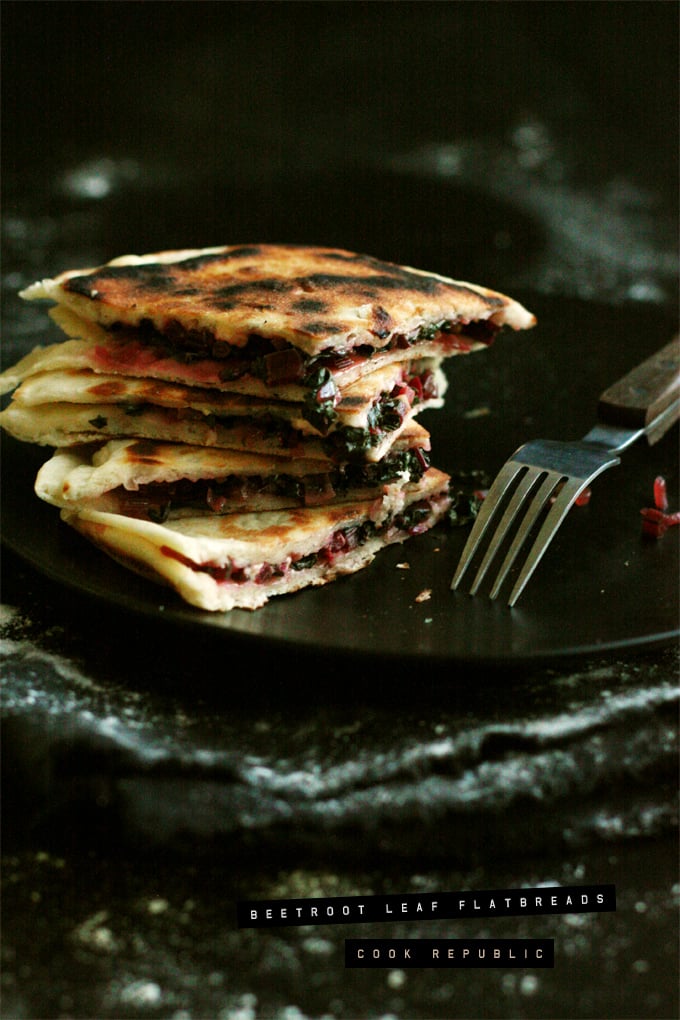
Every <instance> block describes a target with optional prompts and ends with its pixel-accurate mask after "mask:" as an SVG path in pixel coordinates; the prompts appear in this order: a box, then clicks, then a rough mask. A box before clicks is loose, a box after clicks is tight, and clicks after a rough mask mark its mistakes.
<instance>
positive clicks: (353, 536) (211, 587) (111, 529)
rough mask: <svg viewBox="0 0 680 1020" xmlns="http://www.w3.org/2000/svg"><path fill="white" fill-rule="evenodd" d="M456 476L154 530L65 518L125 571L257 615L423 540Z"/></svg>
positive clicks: (199, 602)
mask: <svg viewBox="0 0 680 1020" xmlns="http://www.w3.org/2000/svg"><path fill="white" fill-rule="evenodd" d="M448 482H449V478H448V476H447V475H445V474H444V473H443V472H441V471H438V470H437V469H436V468H430V469H429V470H428V471H427V472H426V473H425V475H424V476H423V478H422V479H421V481H420V482H418V483H417V484H414V485H406V486H404V487H403V488H402V489H400V490H396V491H395V492H394V493H393V496H392V499H391V500H385V501H378V502H376V501H366V502H359V503H353V504H342V505H333V506H332V507H314V508H299V509H296V510H282V511H272V512H270V513H257V514H228V515H226V516H223V517H215V516H211V517H192V518H185V519H182V520H179V521H176V522H173V523H172V524H155V523H152V522H149V521H142V520H136V519H133V518H129V517H125V516H122V515H119V514H110V513H102V512H99V511H96V510H85V511H81V512H71V511H68V510H62V519H63V520H64V521H65V522H66V523H67V524H69V525H70V526H71V527H73V528H75V529H76V530H77V531H79V532H81V533H82V534H83V535H85V536H86V537H87V538H88V539H90V541H92V542H93V543H94V544H95V545H97V546H98V547H99V548H101V549H103V550H104V551H105V552H106V553H108V554H109V555H110V556H112V557H113V558H114V559H116V560H118V561H119V562H121V563H122V564H123V565H124V566H126V567H128V568H130V569H132V570H135V571H136V572H138V573H140V574H142V575H143V576H145V577H148V578H150V579H152V580H154V581H158V582H161V583H162V584H165V585H169V586H170V587H171V588H173V589H174V590H175V591H176V592H178V593H179V595H180V596H181V597H182V598H183V599H184V600H185V601H186V602H188V603H190V604H191V605H194V606H197V607H199V608H201V609H206V610H210V611H221V612H225V611H229V610H232V609H236V608H242V609H258V608H260V607H261V606H263V605H265V603H266V602H267V601H268V600H269V599H270V598H272V597H273V596H276V595H284V594H287V593H290V592H293V591H298V590H300V589H302V588H306V587H309V586H319V585H323V584H327V583H328V582H329V581H333V580H335V579H336V578H338V577H341V576H342V575H347V574H352V573H355V572H356V571H358V570H361V569H363V568H364V567H366V566H368V564H369V563H370V562H371V561H372V560H373V558H374V557H375V555H376V554H377V553H378V551H379V550H380V549H382V548H384V547H385V546H387V545H390V544H392V543H395V542H403V541H405V540H406V539H408V538H410V537H412V536H413V535H416V534H422V533H423V532H424V531H427V530H428V529H429V528H431V527H433V526H434V524H436V523H437V521H439V520H441V518H442V516H443V515H444V514H445V512H446V510H447V509H448V506H449V504H450V497H449V494H448Z"/></svg>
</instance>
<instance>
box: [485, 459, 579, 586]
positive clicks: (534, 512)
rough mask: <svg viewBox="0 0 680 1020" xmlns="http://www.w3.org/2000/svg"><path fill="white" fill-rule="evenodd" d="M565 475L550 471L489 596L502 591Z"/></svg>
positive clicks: (528, 509)
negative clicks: (509, 572)
mask: <svg viewBox="0 0 680 1020" xmlns="http://www.w3.org/2000/svg"><path fill="white" fill-rule="evenodd" d="M563 477H564V476H563V475H562V474H560V473H559V472H556V471H549V472H548V474H547V475H546V477H545V478H544V480H543V482H542V483H541V485H540V487H539V489H538V491H537V492H536V494H535V496H534V497H533V499H532V500H531V503H530V504H529V507H528V508H527V511H526V513H525V515H524V518H523V520H522V523H521V524H520V526H519V528H518V530H517V533H516V535H515V537H514V538H513V540H512V544H511V546H510V548H509V549H508V552H507V555H506V557H505V559H504V560H503V563H502V566H501V568H500V570H499V571H498V574H497V576H496V580H495V581H494V584H493V587H492V589H491V591H490V592H489V598H492V599H495V598H496V597H497V595H498V593H499V591H500V588H501V585H502V584H503V581H504V580H505V578H506V575H507V573H508V571H509V570H510V567H511V566H512V565H513V563H514V562H515V560H516V558H517V555H518V553H519V551H520V549H521V548H522V546H523V545H524V543H525V541H526V539H527V536H528V534H529V532H530V531H531V528H532V527H533V526H534V524H535V523H536V521H537V520H538V517H539V515H540V513H541V511H542V510H543V507H544V506H545V504H546V503H547V502H548V500H549V499H550V497H551V496H552V494H553V492H554V491H555V487H556V486H557V485H558V484H559V482H561V481H562V479H563Z"/></svg>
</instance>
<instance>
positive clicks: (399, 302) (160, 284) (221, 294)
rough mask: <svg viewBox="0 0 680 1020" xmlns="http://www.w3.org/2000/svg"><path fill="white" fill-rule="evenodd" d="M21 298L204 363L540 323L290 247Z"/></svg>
mask: <svg viewBox="0 0 680 1020" xmlns="http://www.w3.org/2000/svg"><path fill="white" fill-rule="evenodd" d="M22 297H24V298H26V299H27V300H35V299H48V300H51V301H55V302H57V303H58V304H60V305H64V306H65V307H67V308H69V309H71V310H72V311H73V312H75V313H76V315H78V316H79V317H81V318H83V319H87V320H91V321H94V322H97V323H99V324H100V325H103V326H106V327H109V328H110V327H116V326H121V325H122V326H134V327H136V328H137V329H145V330H146V331H147V334H149V333H153V332H156V333H159V334H160V335H161V336H163V337H165V338H166V339H168V340H169V341H171V342H173V343H174V344H176V345H177V346H178V347H179V348H181V349H183V350H198V351H200V352H202V353H203V354H204V355H205V354H207V353H208V349H209V350H210V351H213V352H214V345H215V344H221V345H222V346H224V345H225V344H226V345H229V346H230V347H239V348H244V347H246V345H248V344H249V342H251V341H252V338H253V337H257V338H264V339H265V340H271V341H274V342H275V344H279V345H280V343H281V342H285V343H286V344H288V345H290V346H291V347H293V348H294V349H296V350H299V351H302V352H303V353H304V354H306V355H308V356H312V357H313V356H317V355H319V354H320V353H321V352H324V351H328V350H336V351H352V350H355V349H357V348H360V347H362V346H367V347H369V348H372V349H373V350H380V349H383V348H389V347H390V346H393V345H395V344H400V343H411V342H417V340H418V339H419V338H420V334H421V332H422V331H423V330H425V337H423V338H426V336H427V333H428V332H429V331H431V330H432V328H433V327H436V328H439V327H440V326H441V325H442V324H446V328H447V329H449V330H452V331H453V333H452V335H454V336H455V335H457V333H458V332H462V335H463V336H467V335H470V336H471V337H472V338H473V339H477V338H478V337H477V335H476V329H475V327H472V328H470V324H472V323H480V322H481V323H483V322H486V323H487V324H488V325H489V327H490V329H491V333H493V331H494V330H495V329H498V328H500V327H502V326H505V325H507V326H510V327H511V328H513V329H527V328H529V327H530V326H532V325H533V324H534V322H535V320H534V316H533V315H532V314H531V313H530V312H528V311H527V310H526V309H525V308H523V306H522V305H521V304H519V303H518V302H517V301H515V300H513V299H512V298H510V297H508V296H506V295H504V294H501V293H499V292H497V291H494V290H491V289H489V288H487V287H482V286H479V285H477V284H472V283H465V282H461V281H456V280H453V279H450V278H448V277H444V276H440V275H438V274H436V273H428V272H423V271H422V270H418V269H412V268H410V267H408V266H399V265H395V264H394V263H390V262H385V261H382V260H380V259H376V258H373V257H371V256H369V255H363V254H357V253H355V252H349V251H345V250H341V249H333V248H326V247H323V246H304V245H287V244H278V245H277V244H256V245H227V246H223V247H216V248H204V249H185V250H181V251H164V252H156V253H152V254H147V255H141V256H138V255H124V256H121V257H120V258H116V259H114V260H112V261H111V262H108V263H107V264H106V265H104V266H100V267H97V268H90V269H71V270H68V271H66V272H64V273H61V274H60V275H58V276H56V277H54V278H53V279H45V280H42V281H40V282H38V283H35V284H33V285H32V286H30V287H28V288H27V289H26V290H24V291H22ZM482 336H483V334H482ZM275 349H277V348H276V347H275Z"/></svg>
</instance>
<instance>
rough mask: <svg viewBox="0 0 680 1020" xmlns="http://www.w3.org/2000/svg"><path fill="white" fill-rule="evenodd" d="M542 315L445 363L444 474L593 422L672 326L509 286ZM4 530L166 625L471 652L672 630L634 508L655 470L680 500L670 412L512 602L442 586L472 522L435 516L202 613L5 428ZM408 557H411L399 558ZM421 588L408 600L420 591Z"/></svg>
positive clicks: (285, 641) (107, 598)
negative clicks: (299, 581)
mask: <svg viewBox="0 0 680 1020" xmlns="http://www.w3.org/2000/svg"><path fill="white" fill-rule="evenodd" d="M517 296H518V297H520V298H521V299H522V300H523V301H524V302H525V303H526V304H527V305H528V307H530V308H531V309H532V311H534V312H535V313H536V314H537V316H538V318H539V326H537V327H536V329H534V330H533V331H531V332H529V333H526V334H518V335H514V334H503V336H502V337H501V338H500V339H499V340H498V341H497V343H496V345H495V346H494V347H492V348H491V349H490V350H488V351H485V352H483V353H481V354H475V355H472V356H470V357H465V358H463V357H461V358H457V359H454V360H453V361H452V362H450V363H449V368H448V374H449V380H450V387H449V392H448V395H447V399H446V406H445V407H444V408H443V409H442V410H439V411H430V412H428V413H427V415H426V417H424V418H423V421H424V423H425V424H426V425H427V427H428V428H429V429H430V431H431V434H432V451H433V452H432V461H433V463H434V464H435V465H436V466H438V467H440V468H442V469H444V470H447V471H449V472H457V471H459V470H462V471H470V470H474V469H484V470H485V471H487V472H488V473H489V474H490V475H493V474H494V473H495V472H496V470H497V469H498V468H499V467H500V465H501V463H502V462H503V461H504V460H505V459H506V457H507V456H508V455H509V454H510V453H512V451H513V450H514V449H515V448H516V447H517V446H519V445H520V444H521V443H522V442H524V441H525V440H527V439H529V438H532V437H538V436H543V437H549V438H561V439H572V438H578V437H579V436H581V435H583V434H584V433H585V432H586V431H587V430H588V429H589V428H590V426H591V424H592V423H593V415H594V408H595V405H596V400H597V396H598V394H599V393H600V392H601V390H603V389H604V388H605V387H606V386H607V385H608V384H609V383H610V382H613V381H614V380H615V379H616V378H618V377H619V376H620V375H622V374H623V373H624V372H625V371H627V370H628V369H630V368H632V367H633V365H634V364H635V363H636V362H637V361H640V360H642V359H643V358H644V357H647V356H648V355H650V354H651V353H653V351H654V350H655V349H656V348H657V347H659V346H661V345H662V344H663V343H665V342H666V341H667V340H668V337H669V335H670V334H671V332H672V324H671V323H670V322H669V321H668V320H666V319H664V318H663V317H662V316H661V315H660V314H658V313H657V314H656V315H654V314H650V309H649V307H647V306H644V307H643V306H629V307H627V308H626V309H617V308H612V307H611V306H599V305H595V304H591V303H584V302H579V301H574V300H566V299H564V298H560V299H557V298H546V297H545V296H540V295H517ZM3 442H4V453H3V475H4V485H3V503H2V524H3V537H4V541H5V543H6V544H7V545H8V546H9V547H10V548H11V549H13V550H14V551H15V552H17V553H18V554H19V555H20V556H21V557H22V558H23V559H25V560H26V561H28V562H29V563H30V564H32V565H33V566H34V567H36V568H37V569H38V570H39V571H41V572H43V573H44V574H45V575H48V576H49V577H50V578H52V579H54V580H57V581H59V582H62V583H63V584H65V585H69V586H72V587H74V588H76V589H78V590H79V591H80V592H82V593H86V594H87V595H90V596H92V597H93V598H96V599H100V600H103V601H104V602H106V603H109V604H111V605H117V606H121V607H124V608H126V609H127V610H132V611H134V612H136V613H140V614H143V615H145V616H151V617H154V618H155V619H157V620H165V621H167V623H168V624H169V625H173V626H176V625H178V624H181V625H186V626H189V627H193V628H197V629H198V630H203V631H204V632H206V633H207V632H211V633H212V634H217V635H219V634H224V636H225V637H229V638H232V639H234V638H237V637H241V638H246V637H247V638H249V639H256V640H257V641H260V642H264V643H266V644H267V646H268V647H269V648H273V647H277V646H278V647H281V649H282V650H287V651H293V650H296V649H299V650H301V651H302V650H314V651H324V652H326V653H341V652H343V653H344V652H349V653H355V654H356V653H359V654H362V655H367V656H374V655H379V656H388V657H390V656H398V657H418V658H422V657H425V658H433V659H437V660H450V661H451V663H452V664H454V663H455V662H456V661H475V662H480V663H485V662H488V663H498V662H508V663H510V662H519V661H522V660H526V659H549V658H551V657H555V656H562V655H572V654H578V653H586V652H593V651H604V650H610V649H616V648H623V647H632V646H651V645H655V644H662V643H666V642H669V641H671V640H673V639H674V638H675V637H676V636H677V635H678V633H680V628H679V626H678V623H679V615H680V611H679V605H678V574H677V563H678V532H680V528H675V529H671V530H669V531H668V532H667V533H666V535H665V536H664V537H663V539H661V540H660V541H654V540H649V539H645V538H643V537H642V534H641V523H640V513H639V511H640V508H641V507H642V506H645V505H649V504H650V503H651V501H652V490H653V482H654V478H655V476H656V475H658V474H663V475H664V476H665V477H666V479H667V483H668V488H669V492H670V495H671V499H673V500H677V426H674V427H673V429H672V430H671V431H670V432H669V433H667V435H666V436H665V437H664V438H663V439H662V440H661V441H660V442H659V443H658V444H657V445H656V446H654V447H651V448H650V447H648V446H647V444H646V442H644V441H642V442H639V443H638V444H637V446H634V447H632V448H631V449H630V450H629V451H627V452H626V453H625V454H624V455H623V458H622V463H621V465H620V466H618V467H615V468H613V469H611V470H609V471H607V472H606V473H605V474H604V475H602V476H601V478H600V479H599V480H598V481H597V482H596V483H595V486H594V490H593V495H592V499H591V501H590V504H589V505H588V506H585V507H579V508H574V509H573V510H572V512H571V513H570V515H569V518H568V519H567V521H566V522H565V524H564V525H563V526H562V528H561V530H560V532H559V533H558V535H557V537H556V538H555V540H554V541H553V543H552V545H551V547H550V548H549V550H548V552H547V553H546V555H545V557H544V559H543V561H542V563H541V565H540V566H539V568H538V570H537V572H536V574H535V575H534V578H533V579H532V581H531V583H530V584H529V586H528V587H527V589H526V590H525V592H524V594H523V596H522V598H521V599H520V600H519V602H518V603H517V604H516V605H515V606H514V607H513V608H512V609H509V608H508V606H507V605H506V604H505V603H504V602H502V601H500V600H499V601H496V602H492V601H491V600H489V599H488V598H487V597H486V595H478V596H477V597H475V598H470V597H469V596H468V595H466V594H460V593H458V592H456V593H453V592H451V591H450V588H449V584H450V579H451V576H452V574H453V571H454V568H455V566H456V563H457V561H458V558H459V556H460V553H461V551H462V548H463V544H464V541H465V538H466V535H467V533H468V529H467V528H466V527H465V528H451V527H449V526H448V525H447V526H444V525H440V526H439V527H438V528H437V529H436V530H435V531H434V532H432V533H430V534H429V535H425V536H422V537H420V538H416V539H411V540H410V541H409V542H408V543H406V544H405V545H403V546H398V547H393V548H390V549H387V550H384V551H383V552H382V553H381V554H380V555H379V556H378V557H377V558H376V560H375V561H374V562H373V564H372V565H371V566H370V567H369V568H368V569H366V570H364V571H363V572H361V573H359V574H357V575H355V576H353V577H349V578H344V579H341V580H339V581H336V582H334V583H333V584H330V585H327V586H326V587H325V588H320V589H316V590H307V591H303V592H299V593H297V594H295V595H289V596H285V597H279V598H276V599H273V600H272V601H271V602H270V603H269V604H268V605H267V606H265V607H264V608H263V609H261V610H258V611H257V612H254V613H251V612H246V611H243V610H239V611H234V612H231V613H227V614H212V613H205V612H201V611H199V610H195V609H193V608H192V607H190V606H188V605H185V604H184V603H183V602H182V601H181V600H180V599H179V598H178V597H176V596H175V595H174V593H172V592H171V591H170V590H166V589H163V588H161V587H157V586H155V585H154V584H152V583H151V582H147V581H145V580H143V579H141V578H138V577H137V576H136V575H134V574H131V573H129V572H128V571H126V570H125V569H123V568H122V567H120V566H118V565H117V564H116V563H114V562H113V561H110V560H109V559H108V558H107V557H106V556H104V555H103V554H102V553H100V552H99V551H97V550H95V549H94V548H93V547H91V546H90V545H89V544H87V543H86V541H85V540H84V539H82V538H81V537H80V536H79V535H77V534H76V533H75V532H72V531H71V530H70V529H69V528H67V527H65V526H64V525H62V524H61V522H60V520H59V515H58V512H57V511H56V510H55V509H54V508H52V507H49V506H47V505H46V504H44V503H41V502H40V501H39V500H38V499H37V498H36V497H35V496H34V495H33V492H32V485H33V479H34V476H35V472H36V470H37V467H38V465H39V464H40V463H41V461H42V459H44V457H45V451H43V450H40V449H37V448H34V447H30V446H26V445H23V444H19V443H16V442H15V441H13V440H11V439H9V438H7V437H5V438H4V440H3ZM404 563H408V565H409V566H408V568H404V567H403V564H404ZM426 589H428V590H431V596H430V597H429V598H428V599H426V600H423V601H417V596H418V595H419V594H420V593H421V592H423V591H424V590H426Z"/></svg>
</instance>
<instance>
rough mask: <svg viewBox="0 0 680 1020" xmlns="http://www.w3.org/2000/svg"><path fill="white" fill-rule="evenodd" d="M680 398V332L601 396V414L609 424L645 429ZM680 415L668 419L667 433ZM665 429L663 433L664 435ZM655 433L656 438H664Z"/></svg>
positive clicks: (599, 409)
mask: <svg viewBox="0 0 680 1020" xmlns="http://www.w3.org/2000/svg"><path fill="white" fill-rule="evenodd" d="M678 397H680V334H678V335H677V336H675V337H674V338H673V340H671V341H670V343H668V344H666V346H665V347H662V348H661V350H660V351H657V352H656V354H653V355H652V356H651V358H647V360H646V361H643V362H642V363H641V364H640V365H638V366H637V367H636V368H634V369H632V371H630V372H628V374H627V375H624V376H623V378H622V379H619V381H618V382H615V383H614V384H613V385H612V386H609V387H608V388H607V389H606V390H605V391H604V393H602V395H601V396H600V400H599V403H598V405H597V416H598V418H599V419H600V421H603V422H606V423H607V424H609V425H620V426H625V427H627V428H632V429H644V428H647V426H648V425H650V424H651V423H652V422H653V421H654V419H655V418H657V417H658V416H659V415H660V414H661V413H662V412H663V411H665V410H666V408H667V407H669V406H670V405H671V404H672V403H673V401H675V400H677V399H678ZM678 417H680V405H679V407H678V410H677V412H676V413H675V414H674V415H671V416H670V417H669V418H668V420H667V421H665V422H664V426H665V427H664V429H663V432H666V431H667V429H669V428H670V427H671V425H672V424H673V423H674V422H675V421H677V419H678ZM663 432H662V433H661V435H663ZM661 435H660V434H656V433H655V435H654V440H655V441H656V440H657V439H660V438H661Z"/></svg>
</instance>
